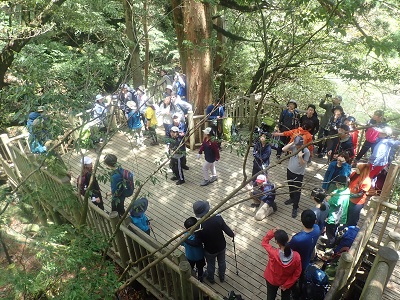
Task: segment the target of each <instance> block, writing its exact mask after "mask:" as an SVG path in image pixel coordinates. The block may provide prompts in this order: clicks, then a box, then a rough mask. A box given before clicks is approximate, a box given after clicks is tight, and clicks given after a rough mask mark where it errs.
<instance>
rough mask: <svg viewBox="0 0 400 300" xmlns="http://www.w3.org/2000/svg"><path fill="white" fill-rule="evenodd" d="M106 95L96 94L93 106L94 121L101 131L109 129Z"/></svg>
mask: <svg viewBox="0 0 400 300" xmlns="http://www.w3.org/2000/svg"><path fill="white" fill-rule="evenodd" d="M104 98H105V97H104V96H103V95H101V94H98V95H96V102H95V104H94V107H93V118H94V123H95V124H96V126H97V127H98V128H99V131H107V106H106V105H105V103H104Z"/></svg>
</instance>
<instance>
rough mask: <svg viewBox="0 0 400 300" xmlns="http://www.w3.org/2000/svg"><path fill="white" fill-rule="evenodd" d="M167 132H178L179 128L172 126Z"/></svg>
mask: <svg viewBox="0 0 400 300" xmlns="http://www.w3.org/2000/svg"><path fill="white" fill-rule="evenodd" d="M169 131H174V132H179V128H178V127H176V126H172V127H171V129H170V130H169Z"/></svg>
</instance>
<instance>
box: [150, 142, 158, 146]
mask: <svg viewBox="0 0 400 300" xmlns="http://www.w3.org/2000/svg"><path fill="white" fill-rule="evenodd" d="M158 145H160V143H159V142H151V143H150V146H158Z"/></svg>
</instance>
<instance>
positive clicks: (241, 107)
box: [236, 92, 246, 125]
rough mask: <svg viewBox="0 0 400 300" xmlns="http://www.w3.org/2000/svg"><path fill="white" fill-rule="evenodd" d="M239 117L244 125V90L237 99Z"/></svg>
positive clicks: (239, 120)
mask: <svg viewBox="0 0 400 300" xmlns="http://www.w3.org/2000/svg"><path fill="white" fill-rule="evenodd" d="M236 107H237V108H238V109H237V114H238V116H237V118H238V122H240V125H243V123H244V120H245V111H246V108H245V100H244V98H243V92H239V95H238V100H237V106H236Z"/></svg>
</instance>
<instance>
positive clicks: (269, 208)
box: [250, 174, 278, 221]
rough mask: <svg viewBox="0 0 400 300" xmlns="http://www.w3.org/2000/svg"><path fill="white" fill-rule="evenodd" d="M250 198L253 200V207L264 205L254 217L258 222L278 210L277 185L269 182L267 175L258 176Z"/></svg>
mask: <svg viewBox="0 0 400 300" xmlns="http://www.w3.org/2000/svg"><path fill="white" fill-rule="evenodd" d="M250 197H251V198H252V199H253V203H252V204H251V207H260V204H262V205H261V207H260V208H259V209H258V211H257V212H256V215H255V216H254V218H255V219H256V220H257V221H261V220H263V219H264V218H265V217H268V216H270V215H271V214H273V213H274V212H276V211H277V210H278V208H277V206H276V203H275V184H273V183H271V182H269V181H268V177H267V175H263V174H260V175H258V176H257V179H256V180H255V186H254V188H253V191H252V192H250Z"/></svg>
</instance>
